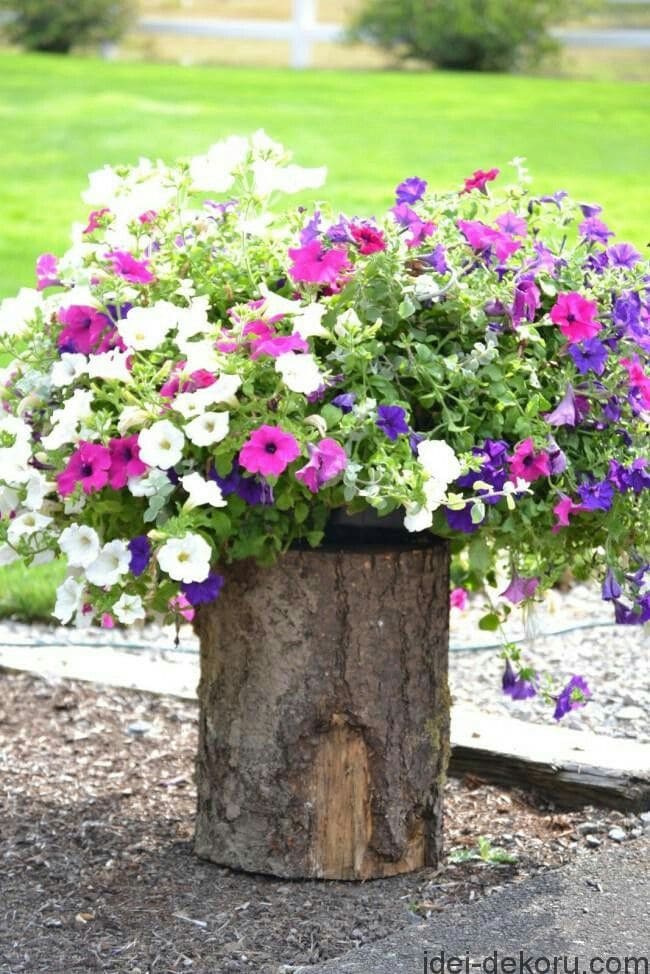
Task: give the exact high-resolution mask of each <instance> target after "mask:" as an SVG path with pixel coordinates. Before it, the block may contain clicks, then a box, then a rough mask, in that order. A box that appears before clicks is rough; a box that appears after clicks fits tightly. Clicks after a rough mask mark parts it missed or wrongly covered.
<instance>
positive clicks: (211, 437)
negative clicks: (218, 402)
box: [185, 412, 230, 446]
mask: <svg viewBox="0 0 650 974" xmlns="http://www.w3.org/2000/svg"><path fill="white" fill-rule="evenodd" d="M229 427H230V413H227V412H224V413H203V414H202V415H200V416H197V417H196V418H195V419H193V420H191V422H189V423H188V424H187V425H186V427H185V433H186V434H187V438H188V440H190V441H191V442H192V443H194V444H195V446H212V444H213V443H220V442H221V440H223V439H224V438H225V437H226V436H227V435H228V430H229Z"/></svg>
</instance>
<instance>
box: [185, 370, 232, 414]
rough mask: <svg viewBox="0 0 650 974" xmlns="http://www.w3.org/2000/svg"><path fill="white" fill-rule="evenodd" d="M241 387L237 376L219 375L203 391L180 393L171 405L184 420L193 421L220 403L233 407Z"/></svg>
mask: <svg viewBox="0 0 650 974" xmlns="http://www.w3.org/2000/svg"><path fill="white" fill-rule="evenodd" d="M240 386H241V379H240V378H239V376H238V375H220V376H219V378H218V379H217V381H216V382H213V383H212V385H211V386H206V388H205V389H197V390H196V392H180V393H179V394H178V395H177V396H176V397H175V398H174V401H173V403H172V406H173V408H174V409H175V410H176V412H177V413H180V414H181V416H182V417H183V418H184V419H194V418H195V417H196V416H201V415H202V414H203V413H204V412H205V411H206V410H207V409H209V408H210V406H216V405H219V404H220V403H227V404H228V405H231V406H235V405H236V404H237V400H236V398H235V394H236V392H237V390H238V389H239V387H240Z"/></svg>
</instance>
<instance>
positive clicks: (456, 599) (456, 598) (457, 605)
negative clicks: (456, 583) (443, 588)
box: [449, 588, 469, 612]
mask: <svg viewBox="0 0 650 974" xmlns="http://www.w3.org/2000/svg"><path fill="white" fill-rule="evenodd" d="M449 605H450V608H452V609H460V611H461V612H464V611H465V610H466V609H468V608H469V592H468V591H467V589H466V588H452V590H451V592H450V593H449Z"/></svg>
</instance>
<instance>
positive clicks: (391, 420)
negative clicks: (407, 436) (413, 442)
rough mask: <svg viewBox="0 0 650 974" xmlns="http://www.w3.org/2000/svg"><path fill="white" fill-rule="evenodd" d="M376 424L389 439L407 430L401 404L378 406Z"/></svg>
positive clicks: (404, 413)
mask: <svg viewBox="0 0 650 974" xmlns="http://www.w3.org/2000/svg"><path fill="white" fill-rule="evenodd" d="M377 426H378V427H379V429H380V430H381V431H382V433H385V435H386V436H387V437H388V439H389V440H393V441H395V440H396V439H397V437H398V436H400V435H402V434H403V433H408V432H409V425H408V423H407V422H406V412H405V410H403V409H402V407H401V406H379V408H378V409H377Z"/></svg>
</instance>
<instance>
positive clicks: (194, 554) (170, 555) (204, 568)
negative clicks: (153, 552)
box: [158, 532, 212, 583]
mask: <svg viewBox="0 0 650 974" xmlns="http://www.w3.org/2000/svg"><path fill="white" fill-rule="evenodd" d="M211 554H212V552H211V550H210V545H209V544H208V543H207V541H204V539H203V538H201V537H200V536H199V535H198V534H192V533H191V532H188V533H187V534H186V535H184V536H183V537H182V538H170V539H169V541H166V542H165V544H164V545H163V546H162V548H161V549H160V551H159V552H158V564H159V565H160V567H161V569H162V570H163V571H164V572H166V574H167V575H169V577H170V578H173V579H174V581H176V582H186V583H187V582H203V581H205V579H206V578H207V577H208V575H209V574H210V556H211Z"/></svg>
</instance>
